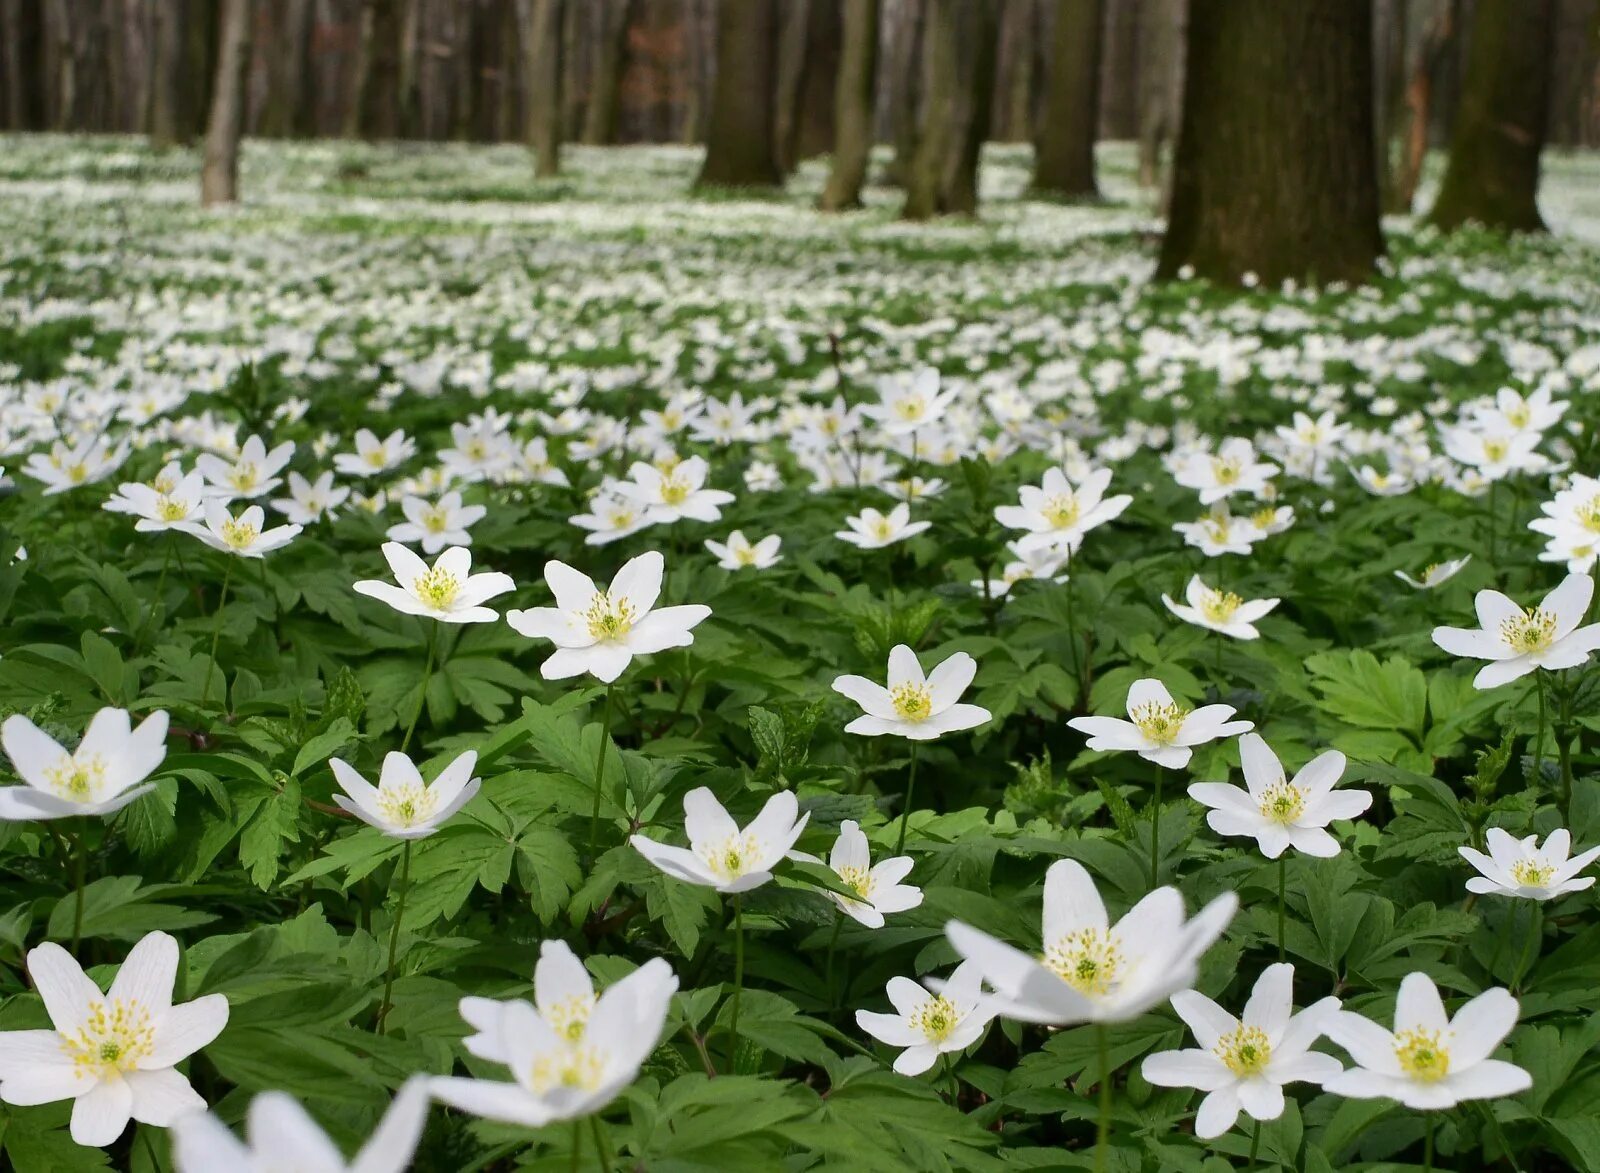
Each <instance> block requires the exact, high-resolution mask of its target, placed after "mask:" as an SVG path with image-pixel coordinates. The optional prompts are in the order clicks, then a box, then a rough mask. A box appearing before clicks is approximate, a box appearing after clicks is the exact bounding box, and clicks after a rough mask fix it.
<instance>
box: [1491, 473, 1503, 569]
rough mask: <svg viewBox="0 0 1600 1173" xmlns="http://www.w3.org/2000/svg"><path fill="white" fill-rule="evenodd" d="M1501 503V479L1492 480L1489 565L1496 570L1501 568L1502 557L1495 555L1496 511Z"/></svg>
mask: <svg viewBox="0 0 1600 1173" xmlns="http://www.w3.org/2000/svg"><path fill="white" fill-rule="evenodd" d="M1499 504H1500V482H1499V481H1490V482H1489V565H1490V566H1491V567H1492V568H1493V569H1495V570H1498V569H1500V559H1499V558H1498V557H1496V556H1495V540H1494V538H1495V524H1494V522H1495V513H1496V507H1497V506H1498V505H1499Z"/></svg>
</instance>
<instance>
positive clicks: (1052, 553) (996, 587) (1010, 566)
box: [971, 542, 1070, 599]
mask: <svg viewBox="0 0 1600 1173" xmlns="http://www.w3.org/2000/svg"><path fill="white" fill-rule="evenodd" d="M1006 549H1008V550H1010V551H1011V552H1012V553H1013V554H1015V555H1016V556H1017V561H1015V562H1007V563H1006V564H1005V566H1003V567H1002V568H1001V570H1000V577H999V578H991V579H990V580H989V581H988V583H987V584H985V583H984V581H983V579H981V578H977V579H973V580H972V584H971V585H972V589H973V590H975V591H977V592H978V593H979V594H982V593H983V591H984V587H985V585H987V587H988V591H989V597H990V598H991V599H1000V598H1004V597H1005V596H1006V595H1008V594H1010V593H1011V588H1012V587H1014V586H1016V585H1017V583H1019V582H1027V581H1029V580H1030V579H1041V580H1045V581H1049V582H1055V583H1062V582H1066V581H1067V577H1068V576H1067V575H1065V574H1058V573H1057V572H1058V571H1059V570H1060V569H1061V568H1062V567H1063V566H1064V565H1066V562H1067V559H1068V557H1069V556H1070V555H1069V554H1068V552H1067V550H1066V548H1065V547H1062V546H1040V547H1038V548H1037V549H1034V550H1030V551H1028V552H1027V553H1023V551H1022V549H1021V547H1020V545H1019V543H1017V542H1008V543H1006Z"/></svg>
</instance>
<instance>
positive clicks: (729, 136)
mask: <svg viewBox="0 0 1600 1173" xmlns="http://www.w3.org/2000/svg"><path fill="white" fill-rule="evenodd" d="M777 34H778V13H777V8H776V5H775V4H774V3H773V0H718V3H717V81H716V88H715V90H714V91H713V93H712V96H711V126H710V130H709V132H708V134H707V141H706V161H705V165H704V166H703V167H702V168H701V170H700V178H699V179H698V180H696V186H698V187H778V186H780V185H781V184H782V183H783V173H782V172H781V171H780V170H779V168H778V157H777V151H776V144H775V143H774V142H773V138H774V133H773V132H774V120H773V97H774V94H773V85H772V76H773V66H774V65H775V64H776V60H777V51H778V44H777Z"/></svg>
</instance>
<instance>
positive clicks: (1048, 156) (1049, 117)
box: [1033, 0, 1105, 200]
mask: <svg viewBox="0 0 1600 1173" xmlns="http://www.w3.org/2000/svg"><path fill="white" fill-rule="evenodd" d="M1055 21H1056V27H1055V33H1054V35H1053V37H1052V38H1051V50H1050V58H1051V59H1050V68H1049V77H1048V79H1047V80H1046V82H1045V107H1044V116H1043V118H1042V119H1041V120H1040V126H1039V145H1038V148H1037V154H1038V157H1037V162H1036V164H1035V167H1034V172H1033V190H1034V191H1035V192H1037V193H1038V194H1040V195H1047V196H1053V197H1055V198H1058V199H1091V200H1092V199H1096V198H1098V196H1099V194H1100V191H1099V189H1098V188H1097V187H1096V186H1095V182H1094V142H1095V137H1096V134H1097V132H1098V130H1099V126H1100V45H1101V40H1102V39H1103V37H1104V25H1105V10H1104V7H1103V3H1102V0H1060V2H1059V3H1058V4H1057V5H1056V13H1055Z"/></svg>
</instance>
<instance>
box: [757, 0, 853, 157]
mask: <svg viewBox="0 0 1600 1173" xmlns="http://www.w3.org/2000/svg"><path fill="white" fill-rule="evenodd" d="M841 2H842V0H785V2H784V4H783V5H782V6H781V19H780V21H779V27H780V31H779V36H778V71H777V83H778V90H777V94H776V96H775V98H774V101H775V103H776V106H775V108H774V111H773V114H774V117H775V118H776V119H777V126H776V130H775V133H776V136H777V138H776V142H777V152H778V166H779V167H780V168H781V169H782V170H783V172H784V173H785V174H788V173H789V172H791V171H793V170H794V169H795V167H797V166H798V165H799V164H800V162H801V161H802V160H804V159H810V158H813V157H815V156H817V155H822V154H826V153H827V152H828V151H830V150H832V149H833V136H834V110H833V106H834V90H835V88H836V84H837V81H838V76H839V55H840V38H841V35H842V33H841V25H842V21H843V14H842V13H841V12H840V5H841Z"/></svg>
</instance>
